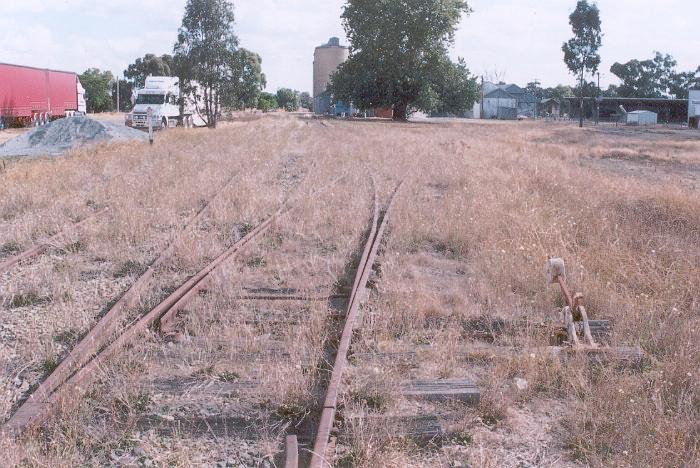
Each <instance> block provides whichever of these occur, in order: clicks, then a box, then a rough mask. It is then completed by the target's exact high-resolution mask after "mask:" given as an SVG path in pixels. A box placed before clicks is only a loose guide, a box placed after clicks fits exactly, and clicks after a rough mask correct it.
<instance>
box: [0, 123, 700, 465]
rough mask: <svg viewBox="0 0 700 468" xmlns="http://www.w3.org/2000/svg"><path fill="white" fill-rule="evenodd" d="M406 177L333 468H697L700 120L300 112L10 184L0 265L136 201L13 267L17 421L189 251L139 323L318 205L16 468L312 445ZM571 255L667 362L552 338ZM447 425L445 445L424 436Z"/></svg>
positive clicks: (29, 165)
mask: <svg viewBox="0 0 700 468" xmlns="http://www.w3.org/2000/svg"><path fill="white" fill-rule="evenodd" d="M110 118H114V119H117V118H118V116H112V117H110ZM370 173H371V174H372V175H373V180H370V179H369V178H368V177H367V175H368V174H370ZM404 179H405V183H404V185H403V186H402V188H401V190H400V191H399V192H398V194H397V198H396V204H395V206H394V209H393V211H392V213H391V217H390V222H389V230H388V232H387V233H386V237H385V241H384V244H383V246H382V248H381V251H380V255H379V257H378V263H377V265H376V268H375V272H374V273H373V275H372V278H371V281H370V287H369V289H368V291H367V301H366V304H365V305H364V306H363V308H362V314H361V323H360V324H359V326H358V329H357V331H356V335H355V338H354V340H353V345H352V348H351V358H350V364H351V365H350V368H349V371H348V373H347V375H346V378H345V379H344V382H343V386H342V389H341V398H340V399H341V405H340V408H341V409H340V412H339V417H338V418H337V421H336V425H337V429H338V430H337V432H336V433H335V434H334V442H335V444H334V450H333V452H332V453H329V454H327V456H328V460H329V462H330V463H331V464H333V465H335V466H367V467H370V466H372V467H373V466H397V467H398V466H446V467H458V466H489V467H491V466H492V467H501V466H507V467H530V466H532V467H534V466H578V465H589V466H692V465H693V464H694V463H696V461H697V459H698V457H699V456H700V447H699V446H698V434H700V423H699V422H698V421H700V379H699V376H700V372H699V369H698V367H697V363H698V362H700V344H699V343H700V339H699V337H698V333H700V319H699V318H698V317H700V315H699V314H698V313H699V312H700V303H699V302H698V300H697V297H696V296H697V295H696V291H697V290H698V288H699V287H700V274H699V273H700V250H698V248H697V247H698V245H699V244H700V193H699V192H698V188H700V186H699V185H698V184H699V182H700V132H693V131H690V130H668V129H663V128H659V129H655V130H642V129H628V128H614V127H609V126H601V127H599V128H592V127H588V128H585V129H583V130H580V129H578V128H577V127H576V126H575V125H574V124H569V123H562V122H509V123H499V124H493V123H487V124H482V123H479V122H459V121H434V120H430V121H424V122H423V121H421V122H411V123H393V122H382V121H371V122H367V121H344V120H317V119H313V118H311V117H310V116H308V115H286V114H282V113H278V114H274V115H269V116H258V117H257V118H256V119H251V120H246V121H244V120H241V121H237V122H230V123H225V124H223V125H221V127H220V128H219V129H217V130H205V129H199V130H195V131H187V130H185V129H175V130H170V131H167V132H164V133H159V134H158V135H157V137H156V142H155V144H154V145H153V146H149V145H147V144H142V143H129V144H122V145H101V146H98V147H94V148H90V149H85V150H78V151H74V152H72V153H70V154H68V155H67V156H65V157H60V158H55V159H51V160H49V159H39V160H32V161H11V162H10V163H9V164H8V166H7V167H6V168H5V169H4V171H2V172H0V261H2V259H4V258H7V257H10V256H11V255H14V254H16V253H18V252H21V251H22V250H24V249H26V248H29V247H31V246H32V245H34V244H35V243H36V242H38V241H39V240H41V239H44V238H46V237H47V236H48V235H50V234H52V233H55V232H58V231H60V230H61V229H64V228H68V227H69V226H71V225H72V224H73V223H74V222H76V221H78V220H81V219H84V218H85V217H87V216H90V215H92V214H94V213H96V212H99V210H100V209H102V208H104V207H108V208H109V210H108V211H107V212H106V214H103V215H100V216H99V217H97V218H95V219H94V220H92V221H91V222H89V223H88V224H86V225H85V227H84V228H81V229H75V230H72V229H71V230H69V232H70V234H69V235H68V236H67V238H65V239H64V240H62V241H61V242H60V243H57V244H55V245H52V246H51V247H50V248H49V250H48V251H47V253H46V254H44V255H42V256H41V257H38V258H37V259H35V260H32V261H28V262H25V263H23V264H21V265H17V266H15V267H13V268H12V269H11V270H10V271H8V272H5V273H3V274H0V395H2V396H3V398H2V403H0V422H3V421H5V420H7V419H8V418H9V417H10V415H11V414H12V412H13V411H14V410H15V409H16V408H17V406H18V405H19V404H20V402H21V401H22V400H23V398H26V397H27V395H28V394H29V393H31V391H32V389H33V388H34V387H35V386H36V385H37V384H38V383H39V382H40V381H41V380H42V379H43V378H45V376H46V375H48V373H50V372H51V370H52V369H53V368H55V366H56V365H57V363H58V362H60V360H61V359H63V358H64V357H65V356H66V355H67V353H68V352H69V350H70V349H71V348H72V347H73V346H74V345H75V343H76V342H77V341H78V340H79V339H80V337H82V336H84V334H85V333H87V332H88V330H90V328H91V327H93V326H94V325H95V323H96V322H97V321H98V320H99V318H100V316H101V315H102V314H103V313H104V312H105V310H106V308H108V306H109V305H110V304H112V303H114V301H115V300H116V299H118V298H119V297H120V295H121V294H123V293H124V291H126V290H127V289H128V288H129V286H130V285H131V284H133V283H134V282H135V281H136V280H137V278H138V277H139V276H140V275H141V273H143V272H144V271H145V270H146V268H147V266H148V265H149V264H151V263H152V262H153V261H154V260H155V259H156V258H158V256H159V254H160V253H161V252H163V251H164V250H165V249H166V247H167V246H168V245H170V243H171V242H175V243H174V245H175V249H174V253H173V255H172V256H171V257H170V258H168V259H167V260H166V261H165V262H164V263H162V264H161V265H160V266H159V267H158V268H157V271H156V272H155V274H154V277H153V278H152V279H151V280H150V281H149V283H148V288H147V291H146V292H144V294H143V295H142V297H140V299H139V303H138V305H137V306H135V307H134V308H132V309H130V310H129V311H128V317H125V318H124V323H125V324H127V323H130V322H131V321H133V320H135V319H136V318H138V317H140V316H142V315H143V314H144V313H146V312H147V311H149V310H150V309H152V308H153V307H154V306H155V305H156V304H158V303H159V302H160V301H161V300H162V299H163V298H164V297H166V296H167V295H168V294H169V293H170V292H172V291H173V290H174V289H175V288H176V287H177V286H179V285H180V284H182V283H183V282H184V281H185V280H186V279H187V278H189V277H191V276H192V275H193V274H195V273H196V272H197V271H198V270H199V269H201V268H202V267H204V266H205V265H206V264H207V263H208V261H210V260H211V259H212V258H214V257H216V256H217V255H219V254H220V253H221V252H222V251H223V250H225V249H226V248H227V247H229V246H230V245H231V244H232V243H233V242H235V241H236V240H238V239H240V237H241V236H242V235H244V234H245V233H246V232H248V231H249V230H250V229H251V228H252V227H254V226H257V225H258V224H260V223H261V222H262V221H263V220H264V219H266V217H267V216H269V215H270V214H271V213H273V212H274V211H275V210H276V209H277V208H278V207H279V206H280V205H281V204H282V203H283V202H284V201H285V200H290V207H291V211H290V213H289V214H288V215H285V216H284V217H283V218H281V219H280V220H279V221H278V222H277V223H276V224H275V225H274V227H273V228H272V230H271V231H270V232H269V233H268V234H266V235H265V237H264V238H263V239H262V240H261V241H259V242H256V243H255V244H254V245H253V246H252V247H250V248H249V249H247V250H245V251H244V252H243V253H242V254H241V255H240V256H239V257H237V258H234V259H231V260H229V261H227V262H226V263H225V264H224V265H223V266H222V267H221V268H220V269H218V270H216V271H215V273H214V274H213V275H212V278H211V281H210V282H209V283H208V285H207V288H206V290H204V291H202V292H201V293H200V294H198V296H197V297H196V298H195V299H194V300H193V301H192V302H191V303H190V304H188V305H187V307H186V308H185V309H184V310H183V311H182V312H181V313H180V314H179V316H178V318H177V320H176V322H175V325H174V326H175V332H174V333H168V334H164V333H162V332H161V331H159V330H157V329H154V330H152V331H150V332H149V333H148V334H147V335H145V336H143V337H142V339H140V340H138V341H137V342H136V343H133V344H132V345H131V346H130V347H129V348H127V349H124V350H123V351H122V353H121V354H120V355H119V356H118V357H117V358H116V359H113V360H111V361H110V365H108V366H104V367H103V368H101V369H100V372H99V375H96V376H95V379H94V381H93V382H92V383H91V385H90V386H89V388H88V389H85V393H84V394H83V395H81V396H80V398H78V396H77V395H76V396H74V397H73V398H71V400H72V401H65V402H64V405H63V406H61V407H60V408H59V411H58V413H57V414H56V417H55V418H54V419H53V420H52V421H50V422H49V423H48V424H47V425H46V426H45V427H44V428H42V430H41V431H39V432H37V433H30V434H27V435H25V436H24V437H22V438H20V439H18V440H13V439H10V438H5V439H0V451H4V452H5V453H8V454H10V457H9V458H8V459H6V463H7V464H9V465H20V464H22V465H29V466H39V465H42V466H43V465H49V466H56V465H61V466H71V465H73V466H75V465H124V466H127V465H129V466H131V465H134V466H136V465H138V466H194V465H198V466H201V465H206V466H279V464H280V463H281V461H280V460H281V459H282V458H281V457H282V456H283V451H284V437H285V435H287V434H298V435H299V437H300V442H301V450H302V453H303V454H308V451H309V450H310V449H311V447H312V443H313V440H312V436H313V428H314V425H315V424H316V422H317V417H318V414H319V410H320V406H321V403H322V397H323V390H324V385H325V381H326V378H327V371H328V368H329V362H332V352H333V349H334V346H335V345H336V340H337V335H338V330H339V328H340V326H341V325H342V319H343V316H342V314H343V312H344V307H345V302H344V301H345V299H343V297H342V296H343V294H346V293H347V289H348V287H349V284H350V283H351V280H352V273H353V268H354V266H355V265H356V263H355V262H356V259H355V256H356V255H357V252H358V251H359V250H360V249H361V246H362V243H363V239H364V237H365V235H366V230H367V227H368V223H369V219H370V217H371V207H372V194H373V192H374V190H375V189H376V191H377V195H378V197H379V202H380V204H381V205H382V206H384V205H385V204H386V202H387V201H388V199H389V197H390V195H391V193H392V192H393V190H394V189H395V188H396V186H397V185H398V184H399V182H400V181H401V180H404ZM37 187H42V190H37V189H36V188H37ZM206 203H210V206H209V208H208V209H207V210H206V211H205V212H204V214H203V216H202V217H201V218H198V221H197V222H196V223H194V224H193V225H190V226H188V227H187V228H183V226H185V225H186V224H187V223H188V220H191V219H192V218H193V216H194V214H195V213H196V212H197V210H198V209H200V208H201V207H202V206H204V205H205V204H206ZM549 255H554V256H559V257H562V258H564V260H565V261H566V264H567V278H568V280H569V282H570V284H571V285H572V289H574V290H575V291H577V292H578V291H581V292H582V293H584V297H585V303H586V305H587V308H588V310H589V313H590V314H591V315H592V317H593V318H594V319H609V320H610V321H611V323H612V326H613V331H612V333H611V335H610V336H609V337H608V338H607V340H608V341H607V342H606V344H607V345H612V346H639V347H640V348H641V349H642V350H643V352H644V355H645V359H644V362H643V365H641V366H640V367H634V368H627V367H623V366H620V365H619V363H615V362H609V363H599V364H598V365H590V364H589V363H588V361H586V360H585V359H583V358H581V357H580V356H574V357H572V358H569V359H561V358H560V356H559V355H553V354H552V353H551V348H549V346H550V345H551V344H552V343H551V340H552V337H551V334H550V333H549V332H548V331H546V330H548V328H546V327H549V326H550V324H552V323H554V324H557V323H559V321H560V320H561V319H560V315H559V314H560V308H561V306H562V304H563V303H562V298H561V295H560V293H559V291H558V289H557V288H555V287H554V286H552V285H547V284H545V280H544V273H543V267H544V263H545V260H546V259H547V257H548V256H549ZM251 294H294V295H301V296H304V297H311V296H314V297H317V296H318V297H321V298H324V297H329V296H334V297H335V299H333V300H330V299H328V300H305V301H299V300H291V299H290V300H281V301H271V300H256V299H251V298H250V297H249V296H250V295H251ZM525 322H527V323H528V324H539V325H543V326H542V327H540V326H531V325H527V326H525V325H520V324H522V323H525ZM507 324H515V325H507ZM420 379H433V380H435V379H437V380H445V379H466V380H468V381H470V382H473V383H474V385H475V386H476V387H478V388H479V390H480V392H481V399H480V402H479V403H478V404H477V405H473V404H467V403H462V402H455V401H448V402H435V401H415V400H413V399H411V398H408V397H407V396H406V394H405V392H404V391H403V390H402V389H403V388H404V387H405V385H406V382H412V381H416V380H420ZM413 424H415V425H416V427H415V428H414V427H413V426H412V425H413ZM436 425H437V426H439V427H440V428H441V436H440V437H431V438H429V440H425V439H421V438H419V437H416V435H415V434H416V433H417V432H420V431H423V430H424V429H425V428H426V427H428V428H432V427H434V426H436ZM413 429H416V430H415V431H414V430H413ZM3 449H4V450H3Z"/></svg>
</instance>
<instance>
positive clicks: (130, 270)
mask: <svg viewBox="0 0 700 468" xmlns="http://www.w3.org/2000/svg"><path fill="white" fill-rule="evenodd" d="M143 271H144V267H143V265H141V263H139V262H137V261H134V260H127V261H126V262H124V263H122V264H121V265H119V268H117V270H116V271H115V272H114V273H113V276H114V277H115V278H124V277H127V276H136V275H140V274H141V273H142V272H143Z"/></svg>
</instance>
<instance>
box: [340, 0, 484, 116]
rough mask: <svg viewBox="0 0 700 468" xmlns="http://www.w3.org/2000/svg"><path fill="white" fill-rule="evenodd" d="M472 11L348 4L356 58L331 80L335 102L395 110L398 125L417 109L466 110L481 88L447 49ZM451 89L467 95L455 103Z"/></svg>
mask: <svg viewBox="0 0 700 468" xmlns="http://www.w3.org/2000/svg"><path fill="white" fill-rule="evenodd" d="M470 12H471V9H470V8H469V6H468V4H467V2H466V1H463V0H384V1H381V2H378V1H376V0H348V1H347V3H346V5H345V10H344V12H343V15H342V18H343V23H344V27H345V31H346V33H347V35H348V37H349V38H350V42H351V44H352V46H351V54H350V58H349V59H348V61H347V62H345V63H344V64H343V65H342V66H341V67H340V69H339V70H338V71H337V72H336V73H335V74H334V76H333V77H332V81H331V85H330V90H331V93H332V95H333V98H334V100H335V101H336V102H338V101H343V102H353V103H354V104H355V105H356V106H357V107H359V108H362V109H370V108H375V107H393V109H394V118H395V119H399V120H405V119H406V118H408V114H409V112H410V111H411V109H412V108H416V109H420V110H424V111H428V112H430V111H434V110H438V109H449V110H450V111H463V110H467V109H468V108H469V107H471V104H472V103H473V102H474V101H475V100H476V97H477V93H476V92H474V93H473V94H471V90H472V89H473V90H476V85H475V83H473V84H470V83H468V81H469V80H470V77H469V75H468V72H467V70H466V67H465V66H464V63H463V62H460V63H459V64H453V63H451V62H450V60H449V58H448V56H447V46H448V45H450V44H452V43H453V42H454V33H455V28H456V27H457V24H458V23H459V21H460V19H461V17H462V15H463V14H469V13H470ZM450 85H457V86H458V87H461V88H462V90H463V91H466V92H467V94H466V95H465V96H462V95H460V98H459V100H458V101H457V102H451V101H452V100H454V98H455V97H456V95H455V94H454V93H449V95H446V93H445V91H447V90H449V89H450ZM466 104H468V105H466Z"/></svg>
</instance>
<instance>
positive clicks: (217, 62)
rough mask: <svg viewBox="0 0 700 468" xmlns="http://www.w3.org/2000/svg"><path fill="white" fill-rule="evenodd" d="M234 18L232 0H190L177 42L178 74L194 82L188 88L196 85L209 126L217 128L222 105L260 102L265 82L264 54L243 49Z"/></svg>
mask: <svg viewBox="0 0 700 468" xmlns="http://www.w3.org/2000/svg"><path fill="white" fill-rule="evenodd" d="M234 19H235V16H234V14H233V4H232V3H231V2H229V1H227V0H188V1H187V5H186V6H185V14H184V16H183V18H182V26H180V29H179V31H178V39H177V43H176V44H175V57H174V64H175V69H176V71H177V75H178V76H179V77H180V79H181V80H182V81H183V82H185V83H190V86H185V88H186V91H188V90H189V91H193V90H196V95H195V96H196V98H197V101H198V103H199V104H200V106H201V107H202V109H203V110H204V113H205V114H206V116H207V123H208V126H209V127H210V128H215V127H216V123H217V120H218V118H219V115H220V112H221V108H222V106H227V107H232V108H238V107H241V106H249V105H255V101H256V100H257V98H258V93H259V91H260V90H261V89H262V88H263V87H264V75H263V74H262V71H261V69H260V62H261V60H260V57H259V56H258V55H257V54H254V53H252V52H250V51H247V50H245V49H239V48H238V38H237V37H236V34H235V33H234V30H233V25H234ZM195 82H196V83H197V84H198V86H197V87H196V88H195V87H194V86H193V85H192V83H195ZM188 88H189V89H188ZM256 88H257V89H256Z"/></svg>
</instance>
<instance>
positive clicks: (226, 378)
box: [219, 371, 241, 382]
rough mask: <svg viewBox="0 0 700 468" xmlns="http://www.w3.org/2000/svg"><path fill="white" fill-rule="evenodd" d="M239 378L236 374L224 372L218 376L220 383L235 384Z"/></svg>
mask: <svg viewBox="0 0 700 468" xmlns="http://www.w3.org/2000/svg"><path fill="white" fill-rule="evenodd" d="M240 378H241V376H240V375H238V374H237V373H236V372H230V371H224V372H222V373H220V374H219V380H221V381H222V382H235V381H236V380H238V379H240Z"/></svg>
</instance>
